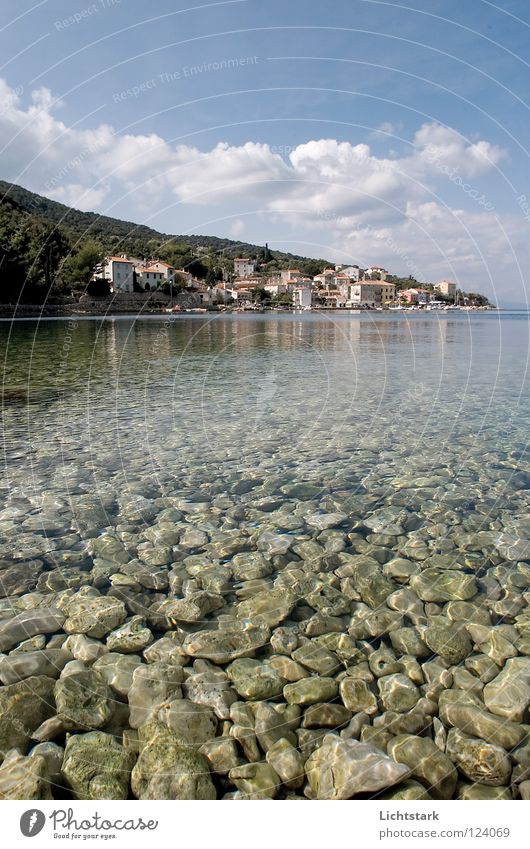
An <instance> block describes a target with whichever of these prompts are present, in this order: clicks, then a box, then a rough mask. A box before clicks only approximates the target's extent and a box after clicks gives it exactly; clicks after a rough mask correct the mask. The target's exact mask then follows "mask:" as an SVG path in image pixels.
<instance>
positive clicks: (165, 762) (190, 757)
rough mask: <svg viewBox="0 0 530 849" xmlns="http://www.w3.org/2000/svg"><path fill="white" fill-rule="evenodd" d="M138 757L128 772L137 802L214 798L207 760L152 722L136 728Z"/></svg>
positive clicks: (176, 736) (163, 726) (180, 739)
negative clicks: (145, 800)
mask: <svg viewBox="0 0 530 849" xmlns="http://www.w3.org/2000/svg"><path fill="white" fill-rule="evenodd" d="M138 734H139V741H140V754H139V756H138V760H137V762H136V764H135V766H134V767H133V770H132V773H131V788H132V791H133V793H134V795H135V796H136V797H137V798H138V799H151V800H156V799H205V800H207V799H210V800H211V799H215V798H216V792H215V787H214V785H213V783H212V780H211V777H210V768H209V765H208V761H207V759H206V758H205V757H204V755H202V754H201V753H200V752H199V751H198V750H197V749H195V748H193V747H192V746H189V745H188V744H187V743H186V741H185V740H184V739H183V738H182V737H179V736H178V735H177V734H175V733H174V732H173V731H171V730H170V729H169V728H168V726H167V725H164V724H163V723H160V722H156V721H152V722H148V723H146V724H145V725H142V726H140V728H139V729H138Z"/></svg>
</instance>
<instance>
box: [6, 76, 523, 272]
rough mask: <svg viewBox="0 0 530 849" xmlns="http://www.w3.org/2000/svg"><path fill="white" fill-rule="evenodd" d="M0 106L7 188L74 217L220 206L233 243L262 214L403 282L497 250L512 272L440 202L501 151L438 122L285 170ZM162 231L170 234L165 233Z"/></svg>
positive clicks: (490, 238)
mask: <svg viewBox="0 0 530 849" xmlns="http://www.w3.org/2000/svg"><path fill="white" fill-rule="evenodd" d="M0 103H1V107H0V147H1V148H2V150H3V152H2V164H3V174H2V176H3V177H4V178H5V179H8V180H12V181H13V182H19V183H21V184H22V185H25V186H27V187H28V188H31V189H33V190H34V191H37V192H42V193H44V194H47V195H48V196H50V197H53V198H55V199H57V200H60V201H62V202H63V203H67V204H70V205H73V206H76V207H78V208H81V209H96V210H98V211H102V212H108V211H109V210H108V209H104V208H103V207H104V206H105V205H109V207H110V213H111V214H112V205H114V204H115V203H116V202H119V201H120V199H122V198H127V204H128V206H129V207H130V213H129V216H128V217H131V218H133V217H134V215H135V214H136V215H138V217H141V218H142V219H143V220H147V221H148V220H149V218H150V216H152V215H155V214H156V213H157V212H158V211H159V210H161V209H166V210H171V209H172V208H174V207H175V205H178V206H181V207H183V208H184V209H185V210H186V209H191V208H194V209H197V210H200V209H204V208H207V207H208V206H215V207H219V208H220V210H221V214H224V215H225V216H226V215H231V216H233V220H232V224H231V225H227V227H228V229H229V231H230V233H231V234H232V235H234V236H235V235H238V234H239V233H240V232H241V230H242V226H243V224H242V222H243V219H241V218H239V216H240V215H242V214H244V213H246V212H252V213H255V212H258V213H260V214H261V215H262V216H263V215H268V216H269V219H268V220H269V221H271V222H272V221H278V220H279V221H281V222H285V224H287V225H288V226H289V228H290V231H291V232H292V233H293V236H294V237H295V238H298V239H302V240H304V238H305V237H307V236H309V235H310V234H311V233H315V231H317V230H318V231H319V232H320V234H321V237H320V238H319V240H318V241H319V244H320V247H319V253H322V243H323V242H324V238H328V242H329V244H330V247H335V248H336V250H337V256H339V255H340V257H343V256H346V255H348V256H349V257H351V259H352V260H354V261H357V262H360V263H361V264H362V263H363V262H366V263H371V262H380V263H381V264H388V265H389V266H391V267H392V268H395V269H396V270H398V271H400V270H401V271H402V272H406V270H407V267H408V265H407V262H408V258H412V257H414V258H415V259H414V263H415V267H416V269H420V270H423V269H425V273H426V274H430V275H432V274H434V273H437V272H438V271H440V272H441V274H442V275H446V274H449V273H451V268H453V274H452V276H457V275H458V274H459V273H461V271H462V270H466V269H467V271H468V272H470V270H473V273H474V274H475V275H476V277H477V278H479V279H480V277H481V274H482V271H481V269H483V268H484V258H485V257H489V256H491V255H492V251H493V250H495V251H497V252H498V255H502V256H505V257H508V258H510V257H512V259H508V261H509V262H511V261H512V260H513V256H512V250H511V247H510V245H509V244H508V243H507V241H506V236H503V235H502V228H500V227H499V225H498V223H497V222H496V220H495V217H494V215H492V214H491V211H490V212H489V213H488V212H486V211H485V210H484V209H480V208H479V206H478V204H476V203H475V204H474V205H473V203H472V202H471V200H472V195H471V193H470V192H468V193H467V194H468V196H467V198H464V196H463V195H462V207H463V208H462V209H447V208H446V207H445V206H444V204H443V201H442V198H443V194H444V184H445V183H447V182H448V180H449V179H451V178H450V177H449V176H448V175H450V174H452V175H453V178H454V175H455V174H456V175H458V177H459V179H460V180H461V181H470V180H473V181H475V182H473V186H478V185H480V182H479V181H480V178H481V177H482V176H483V175H485V174H487V173H488V172H493V171H494V170H495V169H496V168H499V166H500V165H501V164H502V162H503V160H504V159H505V158H506V153H505V151H504V150H502V149H501V148H500V147H499V146H497V145H495V144H492V143H491V142H489V141H487V140H484V139H476V140H468V139H465V138H464V137H463V136H462V135H461V134H460V133H458V132H457V131H456V130H454V129H452V128H449V127H445V126H442V125H440V124H437V123H435V122H430V123H425V124H423V126H421V127H420V128H419V129H418V130H417V131H416V133H415V135H414V137H413V139H412V141H411V144H410V148H409V149H408V150H407V151H406V152H405V153H402V154H399V155H387V156H384V155H383V156H381V155H377V154H376V153H374V151H373V150H372V149H371V147H370V145H369V144H367V143H358V144H351V143H349V142H344V141H341V142H340V141H337V140H336V139H333V138H323V139H312V140H308V141H306V142H304V143H302V144H299V145H298V146H297V147H295V148H294V149H292V150H291V152H290V154H289V156H288V158H287V159H285V158H284V157H282V156H281V155H280V154H278V153H275V152H274V149H273V148H271V147H270V146H269V145H267V144H262V143H258V142H254V141H249V142H247V143H245V144H241V145H230V144H228V143H225V142H220V143H219V144H217V145H216V146H215V147H213V148H212V149H210V150H206V151H204V150H200V149H199V148H197V147H195V146H193V145H188V144H175V143H171V142H170V141H168V140H167V139H164V138H162V136H160V135H159V134H158V133H156V132H153V133H148V134H142V133H138V134H134V133H117V132H116V131H115V130H114V129H113V128H112V126H110V125H109V124H107V123H99V124H98V123H97V122H96V121H94V124H95V126H93V127H92V128H90V129H80V128H78V127H76V126H74V127H69V126H67V125H66V124H65V123H64V122H63V121H61V120H60V118H58V117H57V113H58V111H59V110H60V107H61V104H60V102H59V101H58V100H57V99H56V98H54V97H53V95H52V93H51V92H50V91H49V90H48V89H39V90H37V91H35V92H33V93H32V95H31V97H30V98H29V102H28V103H27V104H26V105H24V104H23V103H22V101H21V98H20V96H19V95H18V94H17V92H16V91H15V90H13V89H11V88H10V87H9V86H8V85H7V83H6V82H5V81H3V80H0ZM383 126H384V128H385V129H384V131H385V132H391V131H392V129H394V128H391V127H390V125H388V124H387V125H381V128H383ZM369 138H370V136H368V139H369ZM380 138H381V136H379V140H380ZM452 182H453V183H454V182H455V180H454V179H452ZM439 195H441V197H440V196H439ZM470 199H471V200H470ZM466 204H467V205H466ZM169 215H171V213H170V212H168V216H169ZM503 224H504V226H505V228H506V229H507V232H508V233H509V234H510V238H512V239H513V241H514V244H517V245H519V244H521V245H523V244H524V246H525V247H524V249H525V250H527V248H526V242H527V239H526V235H527V234H526V229H527V225H526V222H524V223H523V222H522V220H516V218H515V217H513V218H512V219H509V218H507V217H504V219H503ZM164 229H165V230H166V231H170V230H171V229H173V230H175V229H176V228H175V227H173V226H172V225H171V222H170V221H168V225H167V226H166V227H165V228H164ZM410 261H411V262H412V259H411V260H410ZM514 267H515V266H514ZM411 273H412V272H411ZM415 276H417V275H415Z"/></svg>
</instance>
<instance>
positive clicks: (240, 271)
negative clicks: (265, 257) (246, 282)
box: [234, 257, 256, 277]
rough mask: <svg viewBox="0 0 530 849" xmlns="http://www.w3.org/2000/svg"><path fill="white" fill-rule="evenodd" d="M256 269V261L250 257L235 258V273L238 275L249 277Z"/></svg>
mask: <svg viewBox="0 0 530 849" xmlns="http://www.w3.org/2000/svg"><path fill="white" fill-rule="evenodd" d="M255 270H256V261H255V260H253V259H248V257H237V258H236V259H234V274H235V275H236V277H248V276H249V275H250V274H254V271H255Z"/></svg>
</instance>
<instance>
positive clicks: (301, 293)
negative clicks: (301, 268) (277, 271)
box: [293, 286, 312, 310]
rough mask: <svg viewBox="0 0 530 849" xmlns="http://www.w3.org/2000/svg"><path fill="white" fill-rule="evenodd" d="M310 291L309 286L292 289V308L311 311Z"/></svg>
mask: <svg viewBox="0 0 530 849" xmlns="http://www.w3.org/2000/svg"><path fill="white" fill-rule="evenodd" d="M311 298H312V290H311V289H310V287H309V286H296V288H295V289H293V307H294V308H295V309H299V310H300V309H301V310H307V309H311Z"/></svg>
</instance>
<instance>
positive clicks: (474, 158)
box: [414, 123, 506, 177]
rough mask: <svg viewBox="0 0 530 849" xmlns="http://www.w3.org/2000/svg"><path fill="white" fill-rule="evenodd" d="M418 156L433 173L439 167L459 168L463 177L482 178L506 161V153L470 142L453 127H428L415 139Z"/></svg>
mask: <svg viewBox="0 0 530 849" xmlns="http://www.w3.org/2000/svg"><path fill="white" fill-rule="evenodd" d="M414 144H415V147H416V149H417V157H418V159H419V161H420V163H422V164H423V165H425V167H426V168H427V170H429V169H430V168H432V167H436V165H437V164H438V165H446V166H447V167H448V168H455V169H456V170H457V171H458V173H459V174H460V175H461V176H462V177H479V176H480V175H481V174H484V173H485V172H486V171H489V170H491V169H492V168H494V167H495V166H496V165H498V164H499V163H500V162H501V160H502V159H504V158H505V156H506V153H505V151H503V150H502V148H500V147H498V146H497V145H494V144H490V143H489V142H487V141H477V142H474V143H468V142H466V140H465V139H464V137H463V136H462V135H461V134H460V133H458V132H457V131H456V130H453V129H451V128H450V127H443V126H441V125H440V124H434V123H431V124H424V125H423V126H422V127H420V129H419V130H418V131H417V133H416V135H415V136H414Z"/></svg>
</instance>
